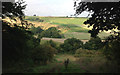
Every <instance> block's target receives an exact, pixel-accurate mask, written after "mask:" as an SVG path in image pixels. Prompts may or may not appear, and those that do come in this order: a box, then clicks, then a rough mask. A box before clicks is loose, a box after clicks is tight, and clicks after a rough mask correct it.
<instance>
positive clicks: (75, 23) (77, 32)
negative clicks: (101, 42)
mask: <svg viewBox="0 0 120 75" xmlns="http://www.w3.org/2000/svg"><path fill="white" fill-rule="evenodd" d="M87 19H88V18H85V17H52V16H50V17H39V16H26V17H25V20H27V21H28V22H31V23H33V24H35V27H38V26H40V27H41V28H42V29H44V30H46V29H48V28H49V27H56V28H57V29H58V30H61V33H63V34H64V35H65V38H71V37H75V38H78V39H90V34H89V33H88V30H90V29H91V27H90V28H88V27H87V25H84V24H83V23H84V21H86V20H87ZM108 35H110V34H108V33H104V32H103V33H100V35H99V36H100V37H101V38H104V37H106V36H108Z"/></svg>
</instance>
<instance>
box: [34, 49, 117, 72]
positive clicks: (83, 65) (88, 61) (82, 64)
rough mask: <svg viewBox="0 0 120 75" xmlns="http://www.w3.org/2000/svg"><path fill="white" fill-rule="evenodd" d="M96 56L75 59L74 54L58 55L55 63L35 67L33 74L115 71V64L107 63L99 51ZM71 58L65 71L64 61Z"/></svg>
mask: <svg viewBox="0 0 120 75" xmlns="http://www.w3.org/2000/svg"><path fill="white" fill-rule="evenodd" d="M95 53H96V54H94V55H93V54H91V55H89V57H88V56H87V55H86V54H85V53H82V54H84V55H85V56H81V57H75V56H74V55H72V54H57V55H55V56H54V61H53V62H51V63H50V62H48V64H47V65H42V66H35V67H34V68H32V70H33V73H112V72H114V71H115V69H111V68H115V66H114V64H110V63H107V60H106V59H105V57H104V56H103V55H102V54H97V53H100V52H99V51H95ZM67 58H69V60H70V62H69V64H68V68H67V69H65V66H64V61H65V59H67Z"/></svg>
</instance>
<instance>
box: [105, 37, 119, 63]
mask: <svg viewBox="0 0 120 75" xmlns="http://www.w3.org/2000/svg"><path fill="white" fill-rule="evenodd" d="M114 37H115V38H114ZM111 39H112V40H111ZM103 53H104V54H105V56H106V58H107V59H108V60H110V61H116V62H117V63H118V64H120V36H118V38H116V36H113V35H111V36H109V37H107V38H106V39H105V42H104V47H103Z"/></svg>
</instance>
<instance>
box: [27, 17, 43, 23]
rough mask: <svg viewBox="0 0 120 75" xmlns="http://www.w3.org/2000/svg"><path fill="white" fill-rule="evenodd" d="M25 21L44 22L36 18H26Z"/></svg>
mask: <svg viewBox="0 0 120 75" xmlns="http://www.w3.org/2000/svg"><path fill="white" fill-rule="evenodd" d="M26 20H29V21H38V22H44V20H42V19H40V18H38V17H34V16H33V17H29V18H26Z"/></svg>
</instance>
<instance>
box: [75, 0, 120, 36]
mask: <svg viewBox="0 0 120 75" xmlns="http://www.w3.org/2000/svg"><path fill="white" fill-rule="evenodd" d="M75 7H76V14H78V15H79V14H81V13H82V12H83V11H88V12H92V15H91V16H92V17H90V18H89V19H88V20H87V21H85V22H84V24H87V25H88V27H90V26H92V27H93V28H92V30H90V31H89V32H90V33H91V36H93V37H95V36H96V35H97V34H98V33H99V32H101V31H104V30H105V31H108V30H113V31H114V33H117V35H119V31H115V30H114V29H116V30H120V14H119V13H120V2H80V3H79V5H78V6H77V5H76V2H75Z"/></svg>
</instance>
